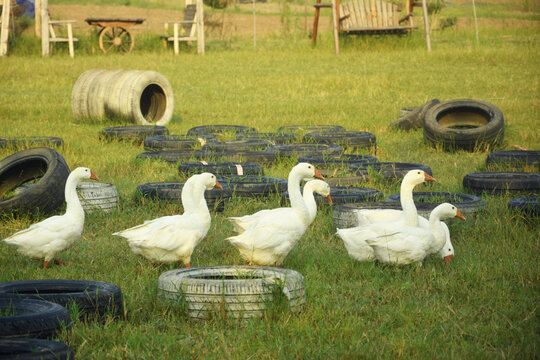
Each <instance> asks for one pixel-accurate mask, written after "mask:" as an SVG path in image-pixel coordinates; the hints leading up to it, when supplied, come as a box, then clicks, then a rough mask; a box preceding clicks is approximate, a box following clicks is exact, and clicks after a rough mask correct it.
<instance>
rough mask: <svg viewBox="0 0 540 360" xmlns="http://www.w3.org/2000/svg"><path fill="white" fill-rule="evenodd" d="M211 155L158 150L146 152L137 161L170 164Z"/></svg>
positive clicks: (197, 151) (192, 150) (198, 151)
mask: <svg viewBox="0 0 540 360" xmlns="http://www.w3.org/2000/svg"><path fill="white" fill-rule="evenodd" d="M211 156H212V153H211V152H209V151H204V150H196V149H191V150H158V151H147V152H143V153H140V154H139V155H137V159H152V160H162V161H166V162H170V163H177V162H178V161H186V160H190V159H195V160H203V159H207V158H210V157H211Z"/></svg>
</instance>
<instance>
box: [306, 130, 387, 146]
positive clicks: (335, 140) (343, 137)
mask: <svg viewBox="0 0 540 360" xmlns="http://www.w3.org/2000/svg"><path fill="white" fill-rule="evenodd" d="M304 142H306V143H309V142H314V143H325V144H338V145H341V146H342V147H349V148H353V149H362V148H365V149H370V148H375V147H376V146H377V139H376V137H375V135H373V134H372V133H369V132H365V131H313V132H310V133H308V134H306V135H304Z"/></svg>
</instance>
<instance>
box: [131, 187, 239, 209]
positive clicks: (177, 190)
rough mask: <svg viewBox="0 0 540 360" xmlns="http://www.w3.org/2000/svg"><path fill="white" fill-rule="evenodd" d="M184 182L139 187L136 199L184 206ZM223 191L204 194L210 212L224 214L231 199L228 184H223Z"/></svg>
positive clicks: (208, 191)
mask: <svg viewBox="0 0 540 360" xmlns="http://www.w3.org/2000/svg"><path fill="white" fill-rule="evenodd" d="M184 184H185V183H183V182H156V183H148V184H142V185H139V186H137V191H136V198H138V199H139V200H141V199H142V198H150V199H156V200H162V201H167V202H171V203H176V204H178V205H182V188H183V187H184ZM221 186H222V187H223V190H221V189H212V190H206V191H205V192H204V198H205V199H206V204H207V205H208V209H209V210H210V211H216V212H223V210H224V209H225V201H227V200H229V199H230V198H231V190H230V189H229V187H228V186H227V184H221Z"/></svg>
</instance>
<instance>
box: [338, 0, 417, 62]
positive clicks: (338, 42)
mask: <svg viewBox="0 0 540 360" xmlns="http://www.w3.org/2000/svg"><path fill="white" fill-rule="evenodd" d="M336 1H339V0H332V27H333V28H334V47H335V49H336V54H339V31H338V26H339V24H338V22H339V20H338V18H337V11H336ZM424 1H426V0H424Z"/></svg>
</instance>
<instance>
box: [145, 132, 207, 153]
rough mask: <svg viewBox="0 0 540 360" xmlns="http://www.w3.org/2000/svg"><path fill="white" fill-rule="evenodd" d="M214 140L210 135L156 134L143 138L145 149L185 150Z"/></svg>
mask: <svg viewBox="0 0 540 360" xmlns="http://www.w3.org/2000/svg"><path fill="white" fill-rule="evenodd" d="M212 141H216V138H215V136H212V135H199V136H191V135H156V136H150V137H147V138H146V139H144V149H145V150H187V149H194V148H197V147H200V146H203V145H204V144H206V143H207V142H212Z"/></svg>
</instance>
